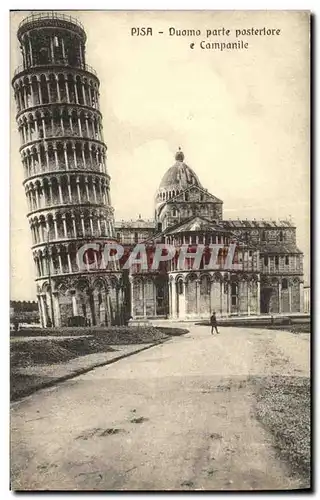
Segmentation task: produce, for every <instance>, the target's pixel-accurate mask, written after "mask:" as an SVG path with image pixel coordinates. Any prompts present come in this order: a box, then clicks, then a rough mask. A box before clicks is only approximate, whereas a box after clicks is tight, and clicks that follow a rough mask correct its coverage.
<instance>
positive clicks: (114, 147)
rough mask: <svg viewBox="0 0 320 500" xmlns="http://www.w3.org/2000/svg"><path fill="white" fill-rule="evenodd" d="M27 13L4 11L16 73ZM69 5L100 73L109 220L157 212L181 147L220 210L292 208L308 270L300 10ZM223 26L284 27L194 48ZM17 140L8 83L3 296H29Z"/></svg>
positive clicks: (268, 212) (305, 87) (288, 211)
mask: <svg viewBox="0 0 320 500" xmlns="http://www.w3.org/2000/svg"><path fill="white" fill-rule="evenodd" d="M66 13H68V14H69V12H66ZM28 14H29V12H26V11H25V12H17V13H11V74H12V75H13V72H14V69H15V67H16V66H18V65H19V64H21V59H20V50H19V47H18V40H17V38H16V32H17V27H18V24H19V22H20V21H21V20H22V19H23V18H24V17H26V16H27V15H28ZM70 14H71V15H73V16H74V17H77V18H78V19H79V20H80V21H81V22H82V24H83V25H84V28H85V30H86V33H87V44H86V62H87V63H88V64H90V65H91V66H93V67H94V68H95V69H96V71H97V73H98V76H99V79H100V84H101V85H100V94H101V97H100V98H101V111H102V114H103V125H104V137H105V142H106V144H107V147H108V169H109V174H110V175H111V199H112V204H113V206H114V208H115V210H116V219H118V220H119V219H122V218H123V219H130V218H136V217H138V215H139V214H141V215H142V217H146V218H151V217H152V216H153V196H154V193H155V191H156V189H157V187H158V185H159V183H160V181H161V178H162V176H163V175H164V173H165V172H166V170H167V169H168V168H170V166H171V165H172V164H173V163H174V154H175V152H176V150H177V148H178V147H179V146H181V148H182V150H183V152H184V154H185V162H186V163H187V164H188V165H189V166H190V167H191V168H193V169H194V170H195V172H196V174H197V175H198V177H199V179H200V182H201V183H202V185H203V186H204V187H205V188H207V189H208V190H209V192H211V193H212V194H214V195H215V196H217V197H218V198H220V199H222V200H223V201H224V208H223V211H224V218H225V219H228V218H231V219H237V218H238V217H239V218H240V219H241V218H243V219H245V218H248V219H253V218H256V219H261V218H264V219H278V218H287V217H288V216H291V217H292V220H293V221H294V222H295V224H296V226H297V244H298V247H299V248H300V249H301V250H302V251H303V252H304V254H305V260H304V265H305V278H306V281H309V260H310V250H309V247H310V243H309V239H310V234H309V227H310V220H309V211H310V205H309V183H310V179H309V170H310V141H309V136H310V130H309V120H310V116H309V97H310V96H309V18H308V16H307V14H305V13H302V12H279V11H274V12H241V11H237V12H222V11H219V12H208V11H207V12H141V11H140V12H106V11H102V12H101V11H100V12H97V11H95V12H86V11H79V12H71V13H70ZM136 26H140V27H142V26H150V27H152V28H153V36H152V37H151V36H148V37H147V36H144V37H132V36H131V28H132V27H136ZM223 26H224V27H225V28H229V29H236V28H237V29H238V28H241V29H245V28H251V27H256V28H263V27H264V26H265V27H269V28H280V29H281V35H280V36H278V37H258V36H255V37H253V36H244V37H242V39H243V40H244V41H247V42H249V49H248V50H246V51H230V52H227V51H224V52H221V51H214V50H201V49H200V48H199V42H200V41H201V40H205V30H206V29H207V28H208V29H218V28H221V27H223ZM170 27H175V28H176V29H200V30H201V31H202V32H203V33H204V36H200V37H178V36H175V37H173V36H171V37H170V36H169V35H168V29H169V28H170ZM158 31H164V34H163V35H160V34H158ZM208 41H211V42H217V41H226V40H225V38H220V40H218V38H217V37H216V38H211V39H210V40H208ZM227 41H228V40H227ZM230 41H234V39H232V40H230ZM191 42H195V43H196V46H195V48H194V49H193V50H192V49H190V43H191ZM19 145H20V143H19V136H18V132H17V130H16V123H15V102H14V98H13V94H12V93H11V268H12V273H11V275H12V279H11V297H12V299H17V300H19V299H20V300H32V299H35V298H36V297H35V284H34V265H33V261H32V256H31V250H30V246H31V236H30V230H29V225H28V221H27V218H26V216H25V214H26V212H27V204H26V200H25V193H24V189H23V187H22V181H23V169H22V164H21V161H20V155H19V153H18V148H19Z"/></svg>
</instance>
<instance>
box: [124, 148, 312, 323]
mask: <svg viewBox="0 0 320 500" xmlns="http://www.w3.org/2000/svg"><path fill="white" fill-rule="evenodd" d="M115 230H116V237H117V240H118V241H119V242H120V243H121V244H122V245H123V246H130V245H131V246H133V245H135V244H136V243H141V242H145V243H147V244H155V243H157V242H158V243H159V242H163V243H166V244H169V245H173V246H175V247H176V248H179V247H181V245H189V246H190V248H192V246H196V245H205V246H207V245H210V244H221V245H226V246H227V245H229V244H230V243H231V242H233V243H236V253H235V256H234V262H236V263H237V268H238V269H237V270H236V271H235V270H234V269H233V266H232V265H231V266H230V268H227V267H226V259H225V255H219V257H218V263H219V264H220V269H216V266H215V269H210V268H209V269H208V265H206V264H207V263H206V262H205V256H204V257H203V259H202V261H201V263H200V266H199V269H197V270H193V269H192V267H193V266H192V264H193V262H192V259H189V261H188V259H186V261H185V264H184V265H183V266H181V268H180V267H179V263H177V262H176V261H171V262H170V263H168V265H167V266H166V268H165V269H162V270H160V271H158V272H153V273H152V272H150V270H149V269H148V270H147V271H146V270H144V271H142V270H141V269H140V270H136V271H135V270H133V271H132V272H131V275H130V276H129V282H130V287H131V293H130V304H131V316H132V317H133V318H143V317H163V318H171V319H192V318H207V317H208V316H209V315H210V314H211V312H213V311H215V312H216V314H217V316H220V317H221V316H231V315H257V314H275V313H294V312H300V311H302V307H303V306H302V304H303V261H302V259H303V255H302V252H301V251H300V250H299V249H298V247H297V245H296V228H295V227H294V226H293V224H292V223H291V222H288V221H278V222H275V221H271V220H270V221H264V220H263V221H257V220H252V221H250V220H223V202H222V200H220V199H219V198H217V197H216V196H214V195H213V194H211V193H209V192H208V190H207V189H205V188H204V187H203V186H202V184H201V182H200V180H199V179H198V177H197V175H196V173H195V172H194V171H193V170H192V169H191V168H190V167H189V166H188V165H187V164H186V163H185V159H184V154H183V152H182V151H181V150H179V151H178V152H177V153H176V155H175V162H174V164H173V165H172V167H170V168H169V169H168V170H167V172H166V173H165V175H164V176H163V178H162V180H161V182H160V185H159V188H158V190H157V192H156V195H155V212H154V220H151V221H150V220H144V219H142V218H141V216H140V217H139V219H137V220H136V221H130V222H127V221H121V222H120V223H116V227H115Z"/></svg>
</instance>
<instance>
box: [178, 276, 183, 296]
mask: <svg viewBox="0 0 320 500" xmlns="http://www.w3.org/2000/svg"><path fill="white" fill-rule="evenodd" d="M178 294H179V295H182V294H183V281H182V280H179V281H178Z"/></svg>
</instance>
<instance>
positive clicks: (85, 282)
mask: <svg viewBox="0 0 320 500" xmlns="http://www.w3.org/2000/svg"><path fill="white" fill-rule="evenodd" d="M17 36H18V40H19V42H20V47H21V53H22V60H23V61H22V65H21V66H20V67H18V68H17V69H16V71H15V74H14V77H13V80H12V86H13V91H14V96H15V101H16V107H17V115H16V121H17V126H18V130H19V134H20V141H21V147H20V153H21V160H22V165H23V169H24V182H23V186H24V189H25V194H26V198H27V203H28V214H27V218H28V221H29V225H30V230H31V235H32V254H33V260H34V264H35V272H36V286H37V298H38V304H39V311H40V318H41V323H42V325H43V326H51V325H53V326H65V325H68V324H69V322H70V318H71V319H72V318H74V317H75V316H77V317H78V316H81V317H83V318H84V319H85V320H86V322H87V323H89V324H91V325H110V324H122V323H123V322H124V321H125V318H128V317H130V316H131V317H132V318H155V317H160V318H168V319H180V320H181V319H192V318H201V317H206V318H208V316H209V315H210V313H211V312H212V311H216V313H217V316H218V317H219V315H221V316H229V315H257V314H265V313H271V314H272V313H281V312H283V313H293V312H300V311H302V310H303V254H302V252H301V251H300V250H299V249H298V247H297V245H296V228H295V227H294V225H293V223H292V221H291V220H281V221H277V222H275V221H272V220H269V221H265V220H256V219H253V220H239V219H238V220H223V202H222V201H221V200H220V199H219V198H217V197H216V196H214V195H212V194H211V193H209V192H208V190H207V189H205V187H203V186H202V184H201V182H200V180H199V179H198V177H197V175H196V173H195V172H194V170H192V169H191V168H190V167H189V166H188V165H187V163H186V162H185V157H184V153H183V152H182V151H181V149H180V148H179V149H178V151H177V153H176V155H175V158H174V163H173V165H172V166H171V167H170V168H169V169H168V170H167V172H166V173H165V175H164V177H163V178H162V180H161V182H160V185H159V188H158V190H157V192H156V195H155V200H154V202H155V203H154V218H153V219H152V220H147V219H144V218H142V217H141V216H139V218H138V219H137V220H131V221H120V222H116V221H115V217H114V209H113V207H112V204H111V197H110V176H109V174H108V170H107V161H106V160H107V154H106V152H107V148H106V145H105V143H104V138H103V126H102V114H101V111H100V106H99V93H100V82H99V79H98V76H97V74H96V72H95V70H94V69H93V68H92V67H90V66H89V65H88V64H87V62H86V56H85V45H86V33H85V30H84V27H83V26H82V25H81V23H80V22H79V21H77V20H76V19H74V18H72V17H70V16H67V15H64V14H56V13H51V12H50V13H38V14H34V15H31V16H29V17H27V18H26V19H24V20H23V21H22V22H21V24H20V25H19V28H18V33H17ZM128 175H129V174H128ZM132 175H134V174H132ZM90 242H94V243H95V244H99V245H101V249H102V251H101V252H100V253H99V252H91V253H90V252H89V251H88V252H87V253H86V255H85V257H84V258H85V263H86V264H87V266H86V265H82V264H83V263H81V262H79V249H80V248H81V247H83V245H85V244H90ZM106 242H108V243H109V244H110V242H114V243H118V244H120V245H122V246H123V247H124V248H125V249H126V250H130V249H132V248H133V247H135V245H137V244H138V243H141V244H144V245H145V247H146V249H147V251H148V258H149V257H151V261H152V252H153V249H154V247H155V245H156V244H157V243H162V244H168V245H173V246H175V247H177V248H179V247H181V246H182V245H189V246H190V248H192V247H193V246H194V247H195V246H197V245H205V246H208V245H210V244H221V245H226V246H227V245H229V244H230V243H231V242H232V243H236V251H235V254H234V261H233V262H236V263H237V269H236V270H235V269H234V266H232V265H231V266H230V268H228V266H227V265H226V262H227V260H226V252H225V251H224V250H223V249H222V250H221V252H220V253H219V255H218V263H219V268H218V269H217V266H215V267H214V268H213V269H210V268H208V262H209V261H208V260H206V258H207V256H206V254H205V253H204V254H203V257H202V261H201V263H200V265H199V268H198V269H194V268H193V266H192V259H186V260H185V262H184V265H183V266H181V265H180V261H179V260H177V259H172V260H171V261H167V262H163V263H162V264H163V265H162V266H160V268H159V269H155V270H153V269H152V266H148V268H147V269H142V268H141V266H139V265H133V266H131V267H130V268H129V269H124V268H123V266H122V265H121V261H114V262H113V263H112V266H107V268H106V266H105V265H101V264H102V263H103V246H104V245H105V243H106ZM209 260H210V259H209Z"/></svg>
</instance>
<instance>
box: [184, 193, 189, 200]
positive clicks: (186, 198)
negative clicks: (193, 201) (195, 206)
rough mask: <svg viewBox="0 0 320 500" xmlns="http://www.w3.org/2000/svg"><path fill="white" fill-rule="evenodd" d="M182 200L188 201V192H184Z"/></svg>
mask: <svg viewBox="0 0 320 500" xmlns="http://www.w3.org/2000/svg"><path fill="white" fill-rule="evenodd" d="M184 200H185V201H189V193H184Z"/></svg>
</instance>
